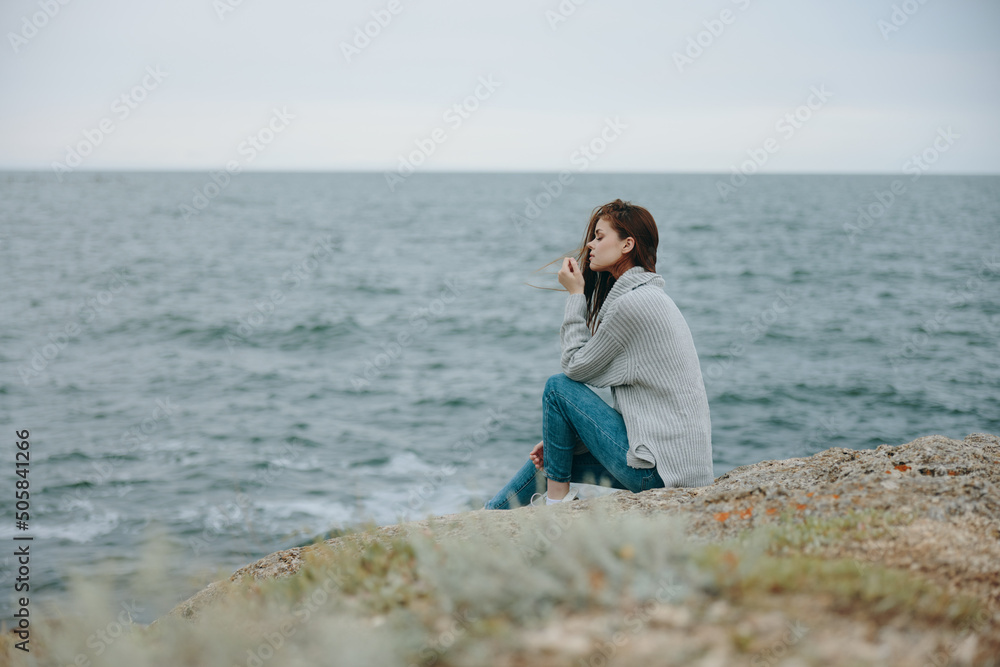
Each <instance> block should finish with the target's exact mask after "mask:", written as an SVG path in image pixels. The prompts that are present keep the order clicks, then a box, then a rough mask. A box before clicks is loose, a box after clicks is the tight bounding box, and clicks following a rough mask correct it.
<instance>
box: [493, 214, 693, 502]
mask: <svg viewBox="0 0 1000 667" xmlns="http://www.w3.org/2000/svg"><path fill="white" fill-rule="evenodd" d="M583 242H584V243H583V247H582V248H581V249H580V251H579V256H578V258H576V259H574V258H572V257H565V258H563V263H562V268H561V269H560V270H559V282H560V283H561V284H562V285H563V287H565V288H566V290H567V291H568V292H569V296H568V298H567V299H566V310H565V314H564V316H563V323H562V327H561V329H560V332H559V335H560V340H561V342H562V369H563V372H562V373H559V374H557V375H553V376H552V377H550V378H549V379H548V382H546V383H545V391H544V393H543V396H542V441H541V442H539V443H538V444H537V445H535V447H534V448H533V449H532V450H531V453H530V454H529V455H528V458H529V460H528V461H527V462H526V463H525V464H524V465H523V466H522V467H521V469H520V470H519V471H518V472H517V474H515V475H514V477H513V478H512V479H511V480H510V482H508V483H507V485H506V486H504V488H503V489H501V490H500V492H499V493H497V495H496V496H495V497H494V498H493V499H492V500H491V501H489V502H488V503H487V504H486V509H510V508H511V507H518V506H521V505H526V504H528V503H531V504H533V505H537V504H541V503H542V502H543V500H544V503H545V504H547V505H550V504H553V503H557V502H565V501H567V500H572V499H574V498H576V492H575V491H574V492H572V493H570V491H569V484H570V482H585V483H590V484H601V485H606V486H611V487H612V488H615V489H628V490H629V491H632V492H633V493H638V492H640V491H646V490H647V489H655V488H660V487H665V486H666V487H690V486H706V485H708V484H711V483H712V427H711V421H710V419H709V410H708V397H707V396H706V394H705V383H704V381H703V380H702V377H701V366H700V364H699V361H698V353H697V351H696V350H695V347H694V341H693V339H692V338H691V331H690V330H689V329H688V326H687V322H685V321H684V317H683V316H682V315H681V313H680V311H679V310H678V309H677V306H676V305H675V304H674V302H673V300H672V299H671V298H670V297H669V296H667V294H666V293H665V292H664V291H663V285H664V281H663V278H662V277H660V276H659V275H658V274H657V273H655V270H656V248H657V245H658V244H659V234H658V233H657V230H656V223H655V222H654V221H653V216H651V215H650V214H649V211H647V210H646V209H644V208H642V207H641V206H633V205H632V204H629V203H628V202H623V201H622V200H621V199H616V200H615V201H613V202H611V203H610V204H605V205H604V206H599V207H597V208H596V209H594V212H593V214H592V215H591V217H590V223H589V225H588V226H587V232H586V234H585V235H584V239H583ZM588 384H589V385H592V386H595V387H608V386H610V387H611V394H612V397H613V399H614V405H613V406H609V405H608V404H607V403H606V402H604V400H603V399H602V398H601V397H600V396H598V395H597V394H596V393H595V392H594V390H593V389H591V388H590V387H588V386H587V385H588ZM542 480H546V491H547V493H546V494H545V496H542V495H541V494H540V493H535V491H536V488H537V487H539V486H540V485H541V481H542Z"/></svg>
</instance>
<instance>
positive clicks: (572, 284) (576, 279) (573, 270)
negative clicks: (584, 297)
mask: <svg viewBox="0 0 1000 667" xmlns="http://www.w3.org/2000/svg"><path fill="white" fill-rule="evenodd" d="M559 282H560V283H562V286H563V287H565V288H566V291H568V292H569V293H570V294H583V273H581V272H580V265H579V264H577V263H576V260H575V259H573V258H572V257H563V263H562V268H561V269H559Z"/></svg>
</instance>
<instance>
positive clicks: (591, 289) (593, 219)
mask: <svg viewBox="0 0 1000 667" xmlns="http://www.w3.org/2000/svg"><path fill="white" fill-rule="evenodd" d="M601 218H604V219H606V220H607V221H608V224H609V225H610V226H611V228H612V229H613V230H615V233H616V234H617V235H618V238H619V239H622V240H625V239H627V238H628V237H630V236H631V237H632V239H633V241H634V242H635V245H634V246H633V247H632V249H631V250H629V251H628V252H627V253H624V254H623V255H622V256H621V259H619V260H618V262H617V264H616V265H615V266H614V267H611V268H612V269H613V272H614V273H617V274H618V275H621V274H622V273H624V272H625V271H627V270H628V269H630V268H632V267H633V266H641V267H642V268H644V269H646V270H647V271H650V272H655V271H656V248H657V246H658V245H659V244H660V235H659V232H658V231H657V229H656V221H654V220H653V216H652V215H651V214H650V213H649V211H647V210H646V209H644V208H643V207H642V206H635V205H634V204H631V203H629V202H627V201H622V200H621V199H616V200H614V201H613V202H610V203H607V204H604V205H602V206H598V207H597V208H595V209H594V211H593V213H591V214H590V222H589V223H588V224H587V231H586V232H585V233H584V235H583V243H581V244H580V246H579V247H578V248H576V249H574V250H572V251H571V252H569V253H567V254H566V255H562V256H560V257H559V258H557V259H554V260H552V261H551V262H549V263H548V264H546V265H545V266H550V265H552V264H554V263H555V262H561V261H562V258H563V257H566V256H572V255H576V258H577V264H579V265H580V268H581V269H582V271H583V294H584V296H585V297H586V299H587V325H588V326H589V327H590V330H591V333H592V334H593V333H594V332H596V331H597V327H598V326H599V325H600V322H599V321H595V320H596V318H597V313H598V312H600V310H601V306H602V305H604V300H605V299H606V298H607V296H608V292H610V291H611V288H612V287H613V286H614V284H615V282H616V279H615V277H614V275H613V273H612V270H610V269H609V270H608V271H594V270H592V269H591V268H590V251H589V249H588V248H587V244H588V243H590V241H591V240H592V239H593V238H594V229H595V228H596V227H597V222H598V220H600V219H601ZM545 266H543V267H541V268H539V269H538V270H539V271H541V269H544V268H545ZM532 287H535V285H532ZM541 289H554V288H551V287H547V288H541ZM556 291H565V290H556Z"/></svg>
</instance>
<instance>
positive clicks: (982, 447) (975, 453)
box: [170, 433, 1000, 616]
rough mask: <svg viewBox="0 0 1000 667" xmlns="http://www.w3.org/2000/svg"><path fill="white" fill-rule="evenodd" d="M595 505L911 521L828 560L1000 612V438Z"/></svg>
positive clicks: (335, 543) (727, 532) (493, 518)
mask: <svg viewBox="0 0 1000 667" xmlns="http://www.w3.org/2000/svg"><path fill="white" fill-rule="evenodd" d="M595 503H604V504H609V505H610V507H611V508H613V509H614V510H616V511H620V512H638V513H643V514H649V513H653V512H672V513H678V514H683V515H684V516H685V517H686V518H687V519H688V527H689V531H690V533H691V534H692V536H694V537H698V538H704V539H720V538H724V537H733V536H735V535H736V534H738V533H739V532H740V531H741V530H745V529H747V528H751V527H754V526H758V525H761V524H765V523H769V522H775V521H778V520H779V519H780V517H781V516H782V515H783V513H796V514H801V515H803V516H809V517H832V516H841V515H844V514H846V513H847V512H848V511H849V510H852V509H854V510H862V509H864V510H874V511H885V512H893V513H899V514H901V515H904V516H906V517H913V519H914V520H913V521H912V523H910V524H909V525H908V526H905V527H902V528H900V529H898V530H897V531H896V532H895V534H894V535H892V536H891V538H884V539H878V540H872V541H869V542H853V543H845V544H839V545H835V547H834V548H833V549H832V550H830V551H828V552H827V553H826V555H828V556H830V557H840V556H847V557H850V558H858V559H861V560H866V561H873V562H874V561H878V562H880V563H882V564H885V565H889V566H893V567H902V568H909V569H911V570H916V571H919V572H921V573H922V574H924V575H925V576H927V577H929V578H930V579H932V580H934V581H936V582H937V583H939V584H941V585H943V586H946V587H948V588H951V589H954V590H962V591H964V592H966V593H971V594H973V595H975V596H976V597H979V598H981V599H983V600H988V601H989V602H990V603H991V604H992V605H996V606H997V607H998V608H1000V438H998V437H997V436H995V435H990V434H983V433H973V434H971V435H969V436H968V437H966V438H965V439H964V440H953V439H950V438H946V437H944V436H941V435H930V436H925V437H922V438H917V439H916V440H914V441H913V442H909V443H906V444H904V445H898V446H890V445H887V444H886V445H881V446H880V447H878V448H877V449H873V450H852V449H844V448H837V447H835V448H831V449H827V450H825V451H822V452H819V453H817V454H814V455H812V456H809V457H804V458H793V459H784V460H779V461H762V462H760V463H754V464H751V465H746V466H741V467H739V468H735V469H733V470H731V471H729V472H728V473H726V474H724V475H722V476H720V477H719V478H718V479H716V480H715V482H714V483H713V484H712V485H711V486H706V487H701V488H693V489H653V490H650V491H645V492H643V493H635V494H633V493H630V492H628V491H619V492H616V493H613V494H610V495H608V496H604V497H600V498H594V499H591V500H586V501H581V502H574V503H572V504H571V506H568V507H567V508H566V509H567V510H569V511H572V512H586V511H587V510H588V508H590V507H591V506H592V504H595ZM537 511H544V508H531V507H524V508H520V509H518V510H513V511H489V510H478V511H473V512H462V513H459V514H448V515H444V516H441V517H434V518H430V519H424V520H421V521H412V522H409V523H403V524H395V525H391V526H383V527H381V528H379V529H377V530H376V531H375V532H374V534H373V533H356V534H350V535H346V536H344V537H337V538H333V539H330V540H327V544H328V545H330V546H332V547H334V548H346V547H349V546H352V545H353V546H357V545H362V544H365V543H368V542H369V541H371V540H373V539H388V538H392V537H396V536H401V535H405V534H407V533H409V532H410V531H426V530H427V529H428V528H429V526H430V524H431V522H433V523H434V525H435V526H436V528H437V529H438V530H443V531H444V534H446V535H456V536H461V537H468V536H470V535H471V536H474V535H476V534H477V532H478V530H479V522H480V521H489V522H490V523H491V524H494V525H496V526H499V527H501V528H502V529H503V530H506V531H508V533H509V534H510V535H512V536H513V535H516V534H517V533H518V532H519V529H520V520H519V519H520V517H521V516H522V515H523V513H531V512H537ZM311 548H312V547H310V546H305V547H296V548H294V549H287V550H285V551H278V552H275V553H273V554H270V555H269V556H265V557H264V558H261V559H260V560H258V561H257V562H255V563H251V564H249V565H246V566H244V567H242V568H240V569H239V570H237V571H236V572H234V573H233V575H232V576H231V577H230V578H229V582H233V583H235V582H238V581H240V580H242V579H244V577H250V578H253V579H270V578H279V577H286V576H288V575H291V574H294V573H295V572H297V571H298V569H299V567H300V566H301V565H302V563H303V559H302V554H303V552H304V551H306V550H308V549H311ZM223 583H224V582H215V583H213V584H211V585H209V586H208V587H207V588H206V589H204V590H203V591H201V592H200V593H198V594H196V595H195V596H193V597H192V598H190V599H188V600H186V601H185V602H182V603H181V604H179V605H177V607H175V608H174V609H173V610H172V611H171V612H170V613H171V614H174V615H177V614H179V615H182V616H192V615H194V614H196V613H197V611H198V609H199V608H200V607H202V606H203V605H204V604H206V603H207V602H209V601H210V600H212V599H213V598H215V597H217V595H218V594H219V591H220V590H221V589H222V588H223V586H222V584H223Z"/></svg>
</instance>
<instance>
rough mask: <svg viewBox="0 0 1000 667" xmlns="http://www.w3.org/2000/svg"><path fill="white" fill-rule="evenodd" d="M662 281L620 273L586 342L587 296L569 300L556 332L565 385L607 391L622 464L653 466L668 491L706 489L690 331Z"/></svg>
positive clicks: (699, 384)
mask: <svg viewBox="0 0 1000 667" xmlns="http://www.w3.org/2000/svg"><path fill="white" fill-rule="evenodd" d="M664 284H665V283H664V280H663V278H662V277H661V276H660V275H659V274H657V273H652V272H650V271H646V270H645V269H644V268H643V267H641V266H633V267H632V268H631V269H629V270H628V271H626V272H625V273H623V274H622V275H621V276H620V277H619V278H618V280H617V281H615V284H614V285H612V287H611V289H610V290H609V291H608V296H607V298H606V299H605V300H604V303H603V304H602V306H601V309H600V310H599V311H598V320H599V322H600V323H599V326H598V328H597V331H596V333H594V335H593V336H591V334H590V329H589V328H588V326H587V298H586V296H584V295H583V294H570V295H569V297H568V298H567V300H566V312H565V315H564V317H563V323H562V327H561V328H560V331H559V336H560V340H561V342H562V369H563V373H565V374H566V376H567V377H569V378H570V379H571V380H577V381H579V382H583V383H585V384H589V385H592V386H594V387H608V386H610V387H611V394H612V397H613V399H614V400H613V407H614V409H615V410H617V411H618V412H619V413H620V414H621V415H622V418H623V420H624V422H625V430H626V433H627V435H628V442H629V450H628V454H627V455H626V463H627V464H628V465H629V466H631V467H633V468H652V467H653V466H654V465H655V466H656V472H657V473H659V475H660V478H661V479H663V482H664V484H665V485H666V486H667V487H693V486H707V485H709V484H711V483H712V481H713V477H712V472H713V471H712V422H711V419H710V416H709V411H708V396H707V395H706V394H705V383H704V381H703V380H702V376H701V365H700V363H699V361H698V352H697V350H695V347H694V339H693V338H692V337H691V330H690V329H688V325H687V322H686V321H685V320H684V316H683V315H681V312H680V310H678V309H677V306H676V304H674V302H673V299H671V298H670V297H669V296H667V294H666V292H664V291H663V286H664Z"/></svg>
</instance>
